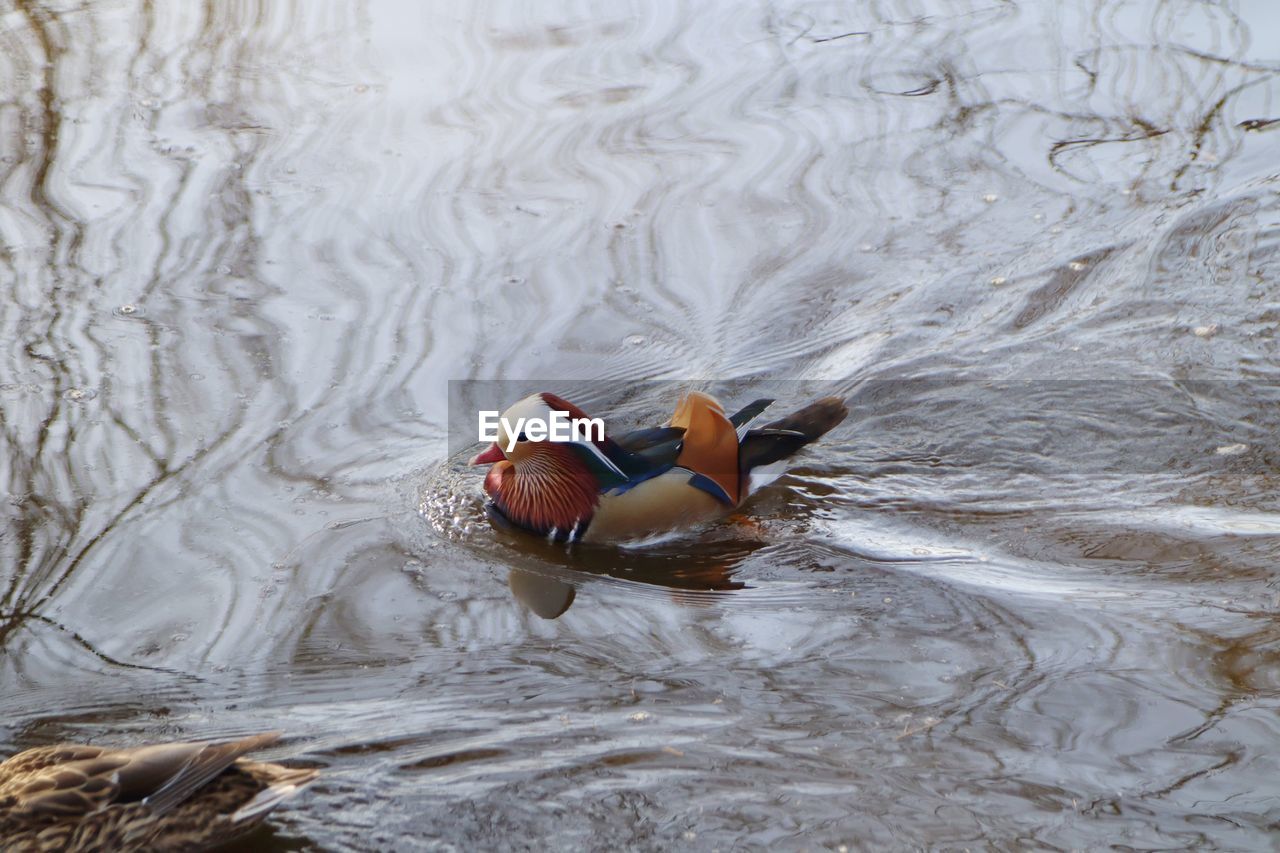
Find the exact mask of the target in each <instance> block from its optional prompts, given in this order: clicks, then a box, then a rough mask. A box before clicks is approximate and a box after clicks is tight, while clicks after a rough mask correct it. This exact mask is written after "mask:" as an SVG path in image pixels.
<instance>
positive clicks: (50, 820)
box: [0, 733, 317, 853]
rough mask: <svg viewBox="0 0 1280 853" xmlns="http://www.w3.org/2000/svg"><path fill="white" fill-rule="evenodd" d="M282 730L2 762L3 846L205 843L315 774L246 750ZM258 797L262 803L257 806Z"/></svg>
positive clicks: (248, 825) (74, 749) (256, 816)
mask: <svg viewBox="0 0 1280 853" xmlns="http://www.w3.org/2000/svg"><path fill="white" fill-rule="evenodd" d="M278 737H279V735H278V734H277V733H270V734H264V735H255V736H252V737H247V738H242V739H240V740H235V741H226V742H195V743H170V744H159V745H154V746H145V747H138V748H133V749H108V748H103V747H91V746H80V745H62V746H52V747H42V748H38V749H33V750H28V751H26V752H23V753H19V754H18V755H16V756H13V757H12V758H10V759H9V760H8V761H5V762H3V763H0V839H3V841H4V846H3V849H4V850H5V851H24V853H25V851H41V853H43V851H53V850H59V851H72V853H82V851H93V850H124V851H132V850H144V849H145V850H159V851H163V850H201V849H205V848H206V847H209V846H212V845H217V844H222V843H225V842H226V841H228V840H231V839H234V838H236V837H238V836H239V835H241V834H243V833H244V832H246V831H248V830H250V829H252V828H253V827H254V826H256V825H257V824H258V823H259V822H261V820H262V818H263V817H265V816H266V814H267V813H269V812H270V811H271V809H272V808H274V807H275V806H276V805H278V804H279V803H280V802H283V801H284V800H285V799H287V798H288V797H289V796H292V795H293V794H294V793H296V792H297V791H298V790H300V789H301V788H302V787H303V786H304V785H306V784H307V783H309V782H310V781H312V780H313V779H314V778H315V777H316V775H317V771H315V770H311V769H291V768H286V767H282V766H280V765H276V764H263V763H258V762H251V761H248V760H246V759H243V758H241V756H242V755H243V754H244V753H246V752H249V751H252V750H255V749H259V748H261V747H263V746H266V745H268V744H271V743H273V742H275V740H277V739H278ZM255 801H256V802H261V803H263V804H264V806H263V807H260V808H256V809H255V808H253V804H254V803H255Z"/></svg>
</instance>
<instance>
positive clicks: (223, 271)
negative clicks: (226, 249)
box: [215, 264, 231, 275]
mask: <svg viewBox="0 0 1280 853" xmlns="http://www.w3.org/2000/svg"><path fill="white" fill-rule="evenodd" d="M215 272H217V274H218V275H231V267H229V266H227V265H226V264H218V268H217V269H216V270H215Z"/></svg>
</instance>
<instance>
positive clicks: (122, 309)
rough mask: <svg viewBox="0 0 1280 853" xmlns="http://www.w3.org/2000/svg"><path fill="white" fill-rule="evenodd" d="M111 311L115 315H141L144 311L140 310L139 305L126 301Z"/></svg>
mask: <svg viewBox="0 0 1280 853" xmlns="http://www.w3.org/2000/svg"><path fill="white" fill-rule="evenodd" d="M111 313H113V314H115V315H116V316H117V317H141V316H143V314H145V313H146V312H145V311H143V310H142V306H141V305H135V304H134V303H132V302H126V303H125V304H124V305H120V306H118V307H117V308H116V309H115V310H114V311H112V312H111Z"/></svg>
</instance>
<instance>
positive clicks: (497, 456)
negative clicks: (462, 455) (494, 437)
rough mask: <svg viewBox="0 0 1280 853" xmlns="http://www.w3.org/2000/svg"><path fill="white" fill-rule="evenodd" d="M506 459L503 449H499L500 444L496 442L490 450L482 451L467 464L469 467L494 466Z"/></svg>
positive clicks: (490, 446)
mask: <svg viewBox="0 0 1280 853" xmlns="http://www.w3.org/2000/svg"><path fill="white" fill-rule="evenodd" d="M506 458H507V457H506V456H505V455H503V453H502V448H501V447H499V446H498V442H496V441H495V442H494V443H493V444H491V445H489V449H488V450H485V451H482V452H480V453H477V454H476V455H475V456H472V457H471V459H470V461H468V462H467V464H468V465H492V464H493V463H494V462H501V461H502V460H503V459H506Z"/></svg>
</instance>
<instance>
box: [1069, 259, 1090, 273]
mask: <svg viewBox="0 0 1280 853" xmlns="http://www.w3.org/2000/svg"><path fill="white" fill-rule="evenodd" d="M1086 266H1088V264H1086V263H1085V262H1084V261H1072V262H1071V263H1069V264H1067V267H1068V268H1069V269H1070V270H1071V271H1072V272H1080V270H1082V269H1084V268H1085V267H1086Z"/></svg>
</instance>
